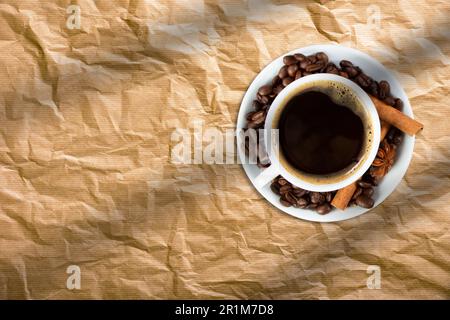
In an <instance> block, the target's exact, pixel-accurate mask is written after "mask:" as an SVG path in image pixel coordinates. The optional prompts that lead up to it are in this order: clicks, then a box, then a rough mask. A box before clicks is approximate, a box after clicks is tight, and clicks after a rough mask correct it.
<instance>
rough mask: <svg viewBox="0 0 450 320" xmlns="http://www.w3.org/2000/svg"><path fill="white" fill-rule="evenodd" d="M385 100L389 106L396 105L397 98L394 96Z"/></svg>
mask: <svg viewBox="0 0 450 320" xmlns="http://www.w3.org/2000/svg"><path fill="white" fill-rule="evenodd" d="M384 102H385V103H386V104H387V105H388V106H391V107H393V106H395V99H394V98H393V97H386V98H385V99H384Z"/></svg>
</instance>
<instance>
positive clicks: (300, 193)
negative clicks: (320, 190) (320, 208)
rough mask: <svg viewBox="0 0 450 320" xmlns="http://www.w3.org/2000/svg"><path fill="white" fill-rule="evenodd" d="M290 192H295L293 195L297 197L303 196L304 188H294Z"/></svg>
mask: <svg viewBox="0 0 450 320" xmlns="http://www.w3.org/2000/svg"><path fill="white" fill-rule="evenodd" d="M292 192H293V193H294V194H295V196H296V197H297V198H299V197H303V196H304V195H305V194H306V190H303V189H300V188H298V189H294V190H293V191H292Z"/></svg>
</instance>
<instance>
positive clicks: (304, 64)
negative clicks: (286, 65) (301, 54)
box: [299, 59, 311, 69]
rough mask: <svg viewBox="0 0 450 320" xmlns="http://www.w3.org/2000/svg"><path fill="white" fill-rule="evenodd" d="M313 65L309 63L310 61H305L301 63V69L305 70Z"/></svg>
mask: <svg viewBox="0 0 450 320" xmlns="http://www.w3.org/2000/svg"><path fill="white" fill-rule="evenodd" d="M310 64H311V61H309V60H308V59H305V60H303V61H301V62H300V65H299V66H300V68H301V69H305V68H306V67H307V66H309V65H310Z"/></svg>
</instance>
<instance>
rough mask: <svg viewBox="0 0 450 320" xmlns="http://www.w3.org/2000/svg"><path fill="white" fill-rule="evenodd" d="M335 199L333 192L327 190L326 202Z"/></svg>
mask: <svg viewBox="0 0 450 320" xmlns="http://www.w3.org/2000/svg"><path fill="white" fill-rule="evenodd" d="M332 200H333V192H327V193H326V196H325V201H326V202H331V201H332Z"/></svg>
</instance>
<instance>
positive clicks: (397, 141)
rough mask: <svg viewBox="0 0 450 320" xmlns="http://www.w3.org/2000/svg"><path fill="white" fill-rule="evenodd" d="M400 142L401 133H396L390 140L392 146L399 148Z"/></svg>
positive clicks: (401, 138)
mask: <svg viewBox="0 0 450 320" xmlns="http://www.w3.org/2000/svg"><path fill="white" fill-rule="evenodd" d="M402 141H403V133H402V132H400V131H398V132H397V133H396V134H395V135H394V138H393V139H392V143H393V144H394V146H399V145H400V143H402Z"/></svg>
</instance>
